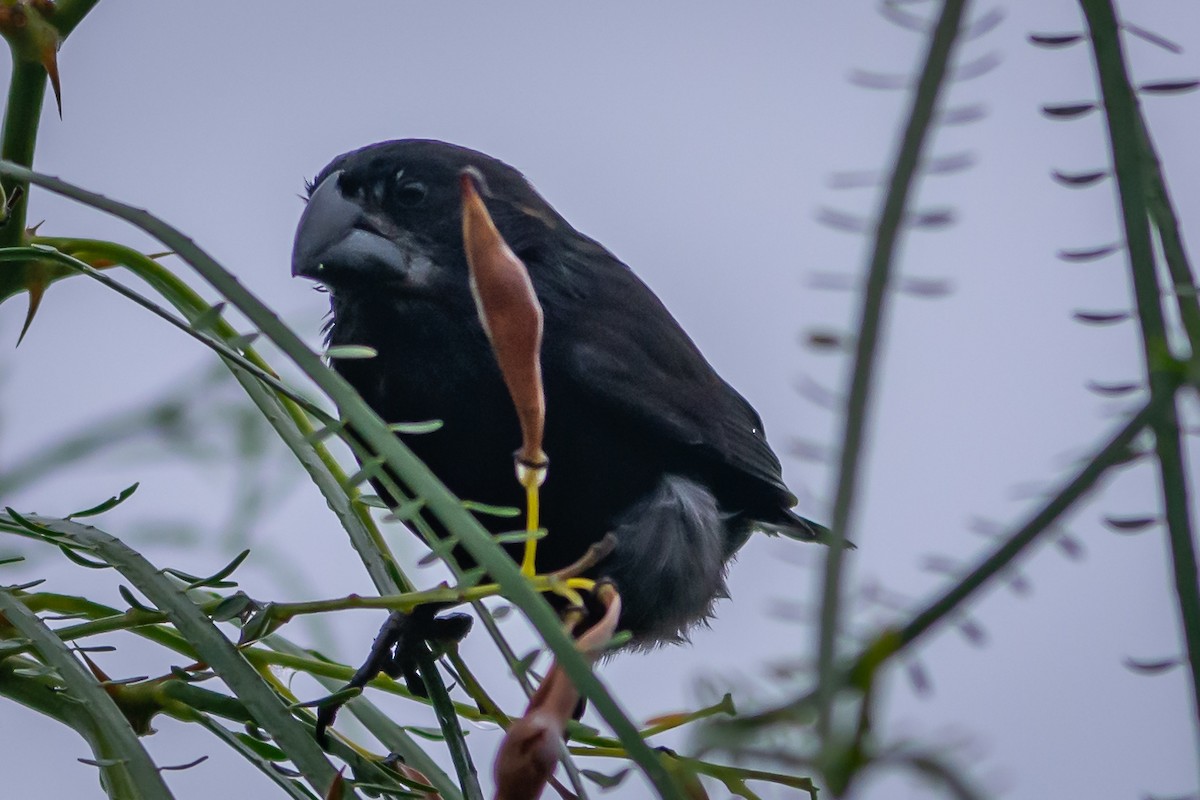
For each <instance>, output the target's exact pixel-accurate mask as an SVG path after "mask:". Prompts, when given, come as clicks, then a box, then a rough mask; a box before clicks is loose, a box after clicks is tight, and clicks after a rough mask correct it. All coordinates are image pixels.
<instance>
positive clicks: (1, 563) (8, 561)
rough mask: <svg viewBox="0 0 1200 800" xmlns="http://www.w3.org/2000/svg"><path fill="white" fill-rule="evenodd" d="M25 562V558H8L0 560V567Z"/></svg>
mask: <svg viewBox="0 0 1200 800" xmlns="http://www.w3.org/2000/svg"><path fill="white" fill-rule="evenodd" d="M24 560H25V556H9V557H8V558H0V567H6V566H8V565H9V564H20V563H21V562H22V561H24Z"/></svg>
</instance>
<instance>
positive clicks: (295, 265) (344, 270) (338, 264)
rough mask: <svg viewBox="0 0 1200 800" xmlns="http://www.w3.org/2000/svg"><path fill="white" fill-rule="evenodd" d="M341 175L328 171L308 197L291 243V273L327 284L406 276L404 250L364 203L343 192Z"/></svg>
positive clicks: (339, 172)
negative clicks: (382, 231)
mask: <svg viewBox="0 0 1200 800" xmlns="http://www.w3.org/2000/svg"><path fill="white" fill-rule="evenodd" d="M341 176H342V173H341V171H338V172H334V173H333V174H332V175H329V176H328V177H327V178H325V180H323V181H321V185H320V186H318V187H317V188H316V189H315V190H313V193H312V196H311V197H309V199H308V205H307V206H306V207H305V209H304V213H303V214H301V215H300V224H299V225H298V226H297V228H296V240H295V242H294V243H293V244H292V274H293V275H298V276H301V277H304V278H312V279H313V280H317V281H321V282H322V283H337V282H338V281H339V280H345V279H348V278H353V277H355V276H359V277H365V276H368V275H372V274H378V273H381V272H390V273H392V274H393V275H395V274H401V275H402V274H404V272H405V270H406V268H407V259H406V258H405V254H404V252H403V251H402V250H401V249H400V247H399V246H398V245H397V244H396V243H395V242H393V241H391V240H390V239H388V238H386V237H384V236H382V235H381V234H380V233H378V232H377V231H376V228H375V226H374V225H372V224H371V222H370V220H369V219H368V218H367V215H366V212H365V211H364V209H363V207H362V206H361V205H359V204H358V203H357V202H355V201H354V200H350V199H347V198H346V197H345V196H343V195H342V190H341V186H340V185H339V179H340V178H341Z"/></svg>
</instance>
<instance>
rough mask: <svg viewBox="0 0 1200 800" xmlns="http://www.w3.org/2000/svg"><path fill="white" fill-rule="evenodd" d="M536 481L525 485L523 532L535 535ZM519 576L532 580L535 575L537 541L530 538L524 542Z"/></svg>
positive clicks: (536, 527) (537, 488) (536, 509)
mask: <svg viewBox="0 0 1200 800" xmlns="http://www.w3.org/2000/svg"><path fill="white" fill-rule="evenodd" d="M540 488H541V487H540V486H539V485H538V482H537V481H536V480H529V481H527V482H526V483H525V532H526V533H529V534H534V533H537V530H538V499H539V495H540V492H539V489H540ZM521 574H522V575H524V576H525V577H527V578H532V577H533V576H534V575H536V574H537V539H535V538H534V537H533V536H530V537H529V538H528V539H526V540H525V557H524V558H523V559H521Z"/></svg>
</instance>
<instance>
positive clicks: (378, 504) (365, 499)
mask: <svg viewBox="0 0 1200 800" xmlns="http://www.w3.org/2000/svg"><path fill="white" fill-rule="evenodd" d="M354 501H355V502H357V503H362V504H363V505H364V506H367V507H368V508H387V507H388V504H387V503H385V502H383V498H382V497H380V496H379V495H377V494H360V495H359V496H358V497H356V498H354Z"/></svg>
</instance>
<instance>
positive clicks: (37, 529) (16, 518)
mask: <svg viewBox="0 0 1200 800" xmlns="http://www.w3.org/2000/svg"><path fill="white" fill-rule="evenodd" d="M4 511H5V513H6V514H8V516H9V517H10V518H11V519H12V521H13V522H15V523H16V524H17V525H19V526H20V527H22V528H24V529H25V530H27V531H29V532H30V533H36V534H38V536H39V537H44V538H54V539H57V538H60V536H59V534H57V533H55V532H54V531H52V530H50V529H49V528H47V527H44V526H42V525H38V524H36V523H34V522H30V521H29V520H27V519H25V517H23V516H21V515H20V514H18V513H17V512H16V511H14V510H12V509H11V508H9V507H8V506H5V507H4Z"/></svg>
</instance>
